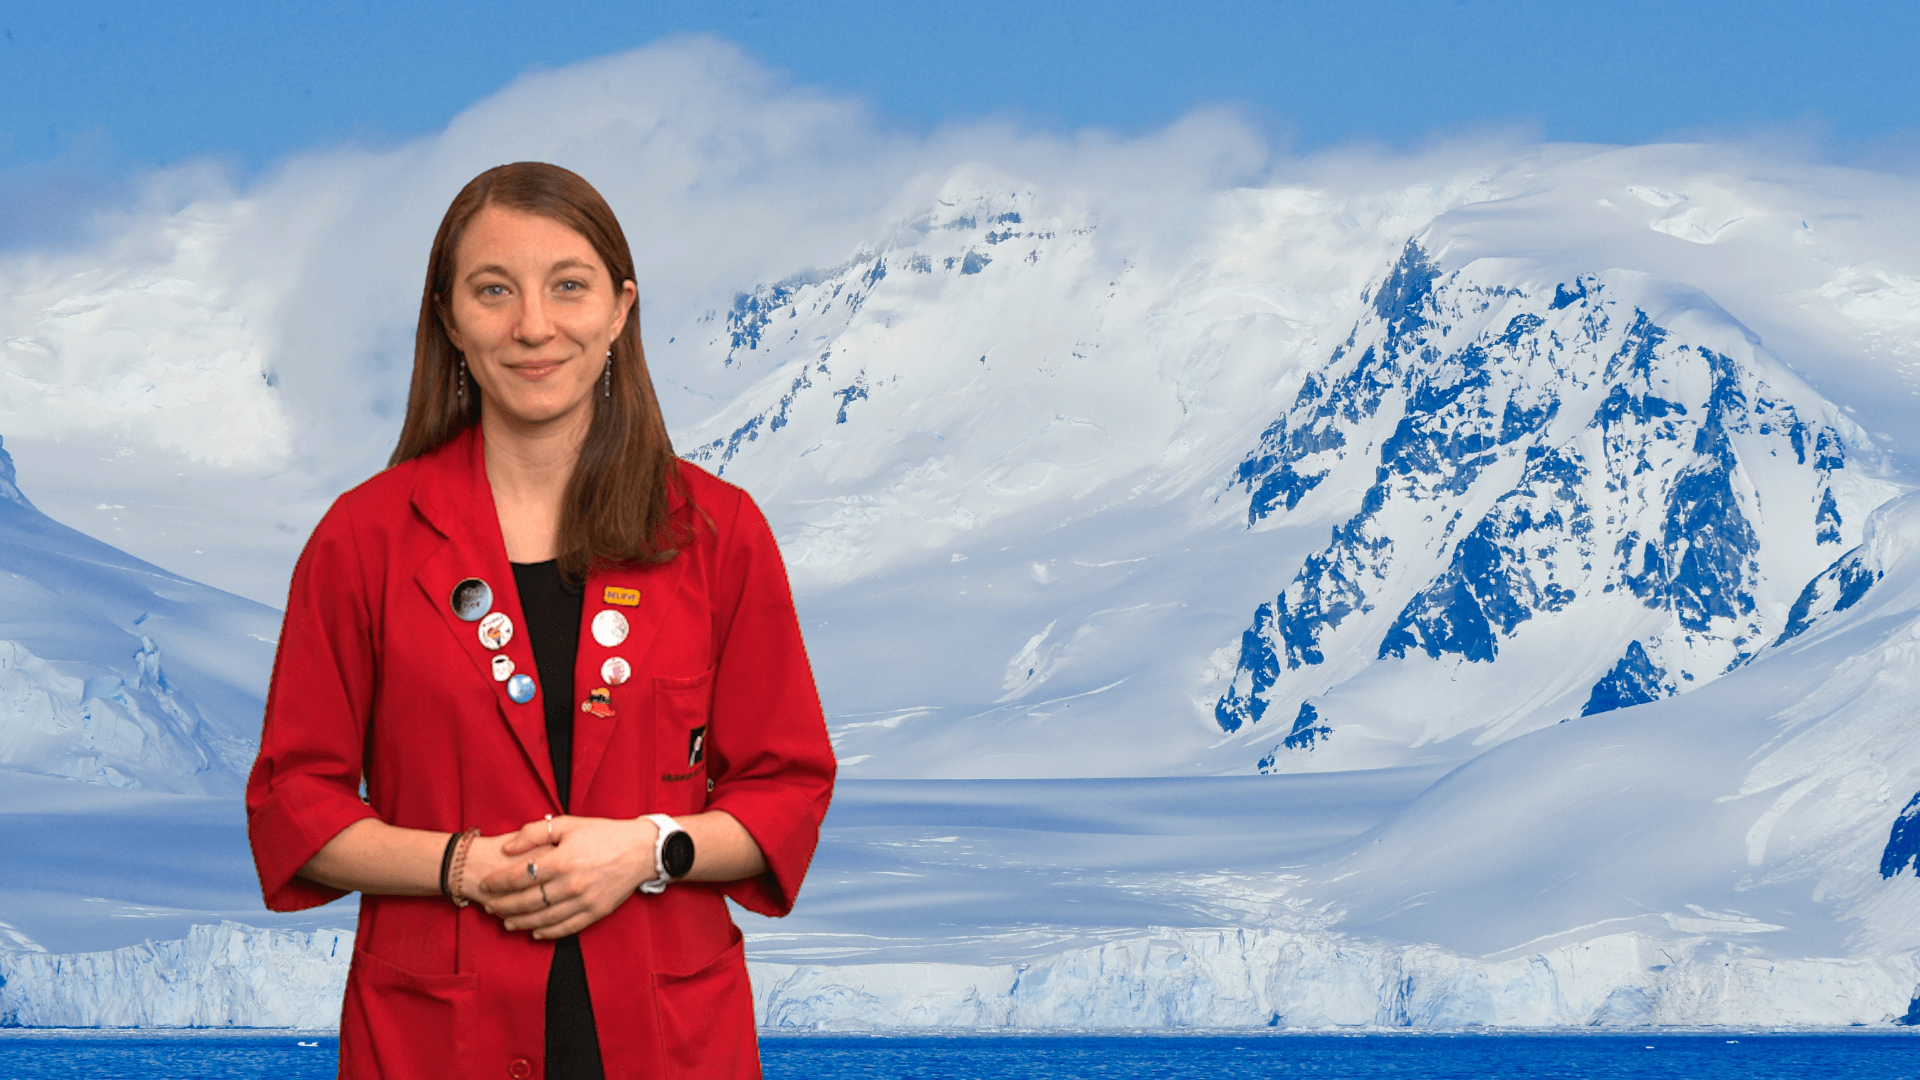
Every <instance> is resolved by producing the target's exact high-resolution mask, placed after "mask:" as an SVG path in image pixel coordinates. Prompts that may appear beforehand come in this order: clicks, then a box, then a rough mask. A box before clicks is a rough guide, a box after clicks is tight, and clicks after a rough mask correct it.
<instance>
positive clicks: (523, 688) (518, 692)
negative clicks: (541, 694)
mask: <svg viewBox="0 0 1920 1080" xmlns="http://www.w3.org/2000/svg"><path fill="white" fill-rule="evenodd" d="M507 696H508V697H510V698H512V699H513V700H514V703H515V704H519V705H525V704H526V703H527V702H529V701H532V700H533V680H532V679H530V678H528V677H527V676H525V675H515V676H514V677H513V678H511V679H508V680H507Z"/></svg>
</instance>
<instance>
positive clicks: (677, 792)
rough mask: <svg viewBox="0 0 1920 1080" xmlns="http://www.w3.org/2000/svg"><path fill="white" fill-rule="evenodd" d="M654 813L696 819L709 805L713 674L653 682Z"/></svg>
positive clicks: (707, 672) (703, 673)
mask: <svg viewBox="0 0 1920 1080" xmlns="http://www.w3.org/2000/svg"><path fill="white" fill-rule="evenodd" d="M653 699H654V700H653V763H654V768H655V769H656V770H658V776H657V777H656V778H655V786H654V807H655V808H654V810H653V811H652V812H653V813H659V814H668V815H673V814H696V813H699V812H700V811H701V810H703V809H705V808H706V805H707V738H708V736H709V734H710V732H709V727H708V725H709V722H710V721H711V719H712V717H713V671H712V670H711V669H709V670H707V671H705V672H702V673H701V674H699V675H694V676H691V677H689V678H681V679H666V678H656V679H654V680H653Z"/></svg>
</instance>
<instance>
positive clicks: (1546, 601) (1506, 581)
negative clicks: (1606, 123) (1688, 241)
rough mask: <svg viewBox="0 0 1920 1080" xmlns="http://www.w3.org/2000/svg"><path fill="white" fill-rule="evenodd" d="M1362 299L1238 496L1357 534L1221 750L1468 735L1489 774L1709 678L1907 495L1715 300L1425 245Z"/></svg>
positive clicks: (1249, 692) (1253, 639)
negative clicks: (1592, 723)
mask: <svg viewBox="0 0 1920 1080" xmlns="http://www.w3.org/2000/svg"><path fill="white" fill-rule="evenodd" d="M1366 299H1368V300H1369V301H1370V303H1371V308H1372V310H1370V311H1369V312H1368V314H1367V316H1366V318H1364V319H1363V320H1362V321H1361V322H1360V323H1359V325H1357V326H1356V327H1355V328H1354V330H1353V332H1352V333H1350V334H1349V335H1348V336H1347V339H1346V340H1345V341H1344V342H1342V343H1341V344H1340V345H1338V346H1336V347H1335V348H1334V349H1333V352H1332V354H1331V355H1330V357H1329V359H1328V361H1327V363H1326V364H1325V365H1323V366H1320V367H1317V368H1315V369H1313V370H1311V371H1310V372H1309V373H1308V374H1307V375H1306V377H1305V379H1304V380H1303V382H1302V384H1301V386H1300V389H1299V390H1298V391H1297V392H1296V393H1295V395H1294V399H1293V401H1292V403H1291V405H1290V406H1289V407H1288V408H1287V410H1286V411H1285V412H1284V413H1282V414H1281V415H1280V417H1279V418H1278V419H1276V420H1275V421H1274V422H1273V424H1272V426H1270V427H1269V428H1268V429H1267V430H1266V431H1265V432H1263V433H1262V435H1261V438H1260V444H1259V446H1258V448H1256V449H1255V450H1254V451H1252V452H1251V453H1249V454H1248V455H1247V457H1246V458H1245V459H1244V460H1243V461H1242V462H1241V464H1240V466H1239V469H1238V470H1237V472H1236V474H1235V480H1236V482H1237V484H1238V485H1239V486H1240V487H1241V488H1243V489H1244V490H1245V491H1246V492H1247V493H1248V494H1249V496H1250V498H1249V500H1248V508H1247V520H1248V523H1249V524H1250V525H1252V526H1256V527H1257V526H1259V525H1261V524H1262V523H1263V521H1264V520H1265V519H1268V518H1269V517H1272V516H1275V515H1282V514H1289V513H1303V514H1307V515H1313V516H1319V517H1333V518H1334V519H1335V520H1336V521H1337V524H1335V525H1334V526H1333V528H1332V530H1331V534H1332V535H1331V539H1330V541H1329V542H1328V544H1327V546H1326V547H1325V548H1323V549H1322V550H1320V551H1317V552H1315V553H1313V554H1311V555H1309V556H1307V558H1306V559H1305V560H1304V561H1303V563H1302V564H1301V566H1300V568H1299V570H1298V571H1297V572H1295V573H1294V574H1293V576H1292V580H1291V581H1290V582H1288V583H1287V585H1286V586H1285V588H1284V589H1282V590H1280V591H1279V593H1278V595H1277V596H1275V597H1274V598H1273V599H1271V600H1267V601H1264V602H1262V603H1261V604H1260V605H1259V607H1257V608H1256V609H1255V610H1254V612H1253V617H1252V619H1251V625H1250V626H1249V627H1248V629H1247V630H1246V632H1245V634H1244V635H1243V637H1242V644H1241V647H1240V655H1239V660H1238V665H1237V670H1236V672H1235V676H1234V680H1233V683H1232V685H1231V686H1229V687H1228V688H1227V690H1226V692H1225V693H1223V694H1222V695H1221V696H1220V698H1219V700H1218V702H1217V704H1216V705H1215V710H1214V716H1215V719H1216V720H1217V721H1218V723H1219V725H1220V727H1221V729H1222V730H1224V731H1227V732H1243V729H1246V732H1245V733H1246V734H1249V735H1250V734H1251V729H1252V728H1253V726H1254V725H1256V724H1258V723H1259V722H1260V721H1261V720H1262V719H1263V717H1270V718H1271V719H1269V722H1268V728H1269V729H1271V728H1273V727H1275V726H1278V727H1281V728H1283V729H1284V730H1281V731H1279V732H1273V731H1271V730H1269V731H1267V732H1266V739H1268V740H1270V741H1271V748H1270V749H1269V750H1268V751H1267V753H1266V756H1264V757H1263V758H1262V759H1261V761H1260V768H1261V769H1262V770H1263V771H1272V770H1286V769H1293V768H1304V767H1320V768H1326V767H1335V768H1353V767H1366V766H1367V765H1370V764H1376V763H1383V762H1384V763H1394V762H1397V761H1399V760H1401V759H1403V758H1404V757H1405V752H1406V750H1407V748H1409V747H1426V746H1429V745H1432V744H1437V743H1440V744H1443V743H1445V742H1447V741H1448V740H1450V739H1453V738H1454V737H1455V736H1460V735H1470V736H1472V738H1471V740H1469V739H1461V740H1460V741H1461V742H1462V743H1468V744H1469V745H1466V746H1460V747H1458V748H1456V749H1455V750H1454V751H1453V753H1454V755H1456V756H1468V755H1471V754H1472V753H1473V752H1475V751H1474V749H1473V748H1472V747H1477V746H1483V745H1485V744H1487V743H1490V742H1493V741H1496V740H1498V739H1500V738H1503V737H1508V736H1511V735H1513V734H1517V733H1519V732H1522V731H1526V730H1530V729H1532V728H1535V727H1539V726H1541V725H1543V724H1551V723H1555V722H1557V721H1560V720H1565V719H1568V718H1571V717H1574V716H1589V715H1593V714H1596V713H1602V712H1607V711H1610V710H1613V709H1618V708H1621V707H1624V706H1628V705H1637V704H1641V703H1644V702H1648V701H1652V700H1656V699H1658V698H1661V697H1667V696H1671V695H1674V694H1677V693H1681V692H1683V691H1684V690H1689V689H1692V688H1694V687H1697V686H1701V685H1704V684H1705V683H1707V682H1709V681H1711V680H1713V679H1714V678H1716V677H1718V676H1720V675H1722V674H1724V673H1725V672H1728V671H1731V670H1732V669H1734V668H1736V667H1738V666H1739V665H1741V664H1743V663H1745V662H1746V661H1748V660H1749V659H1751V658H1752V657H1753V656H1754V654H1755V653H1757V652H1758V651H1759V650H1760V648H1761V647H1762V646H1763V645H1765V644H1766V643H1767V642H1768V641H1770V640H1771V639H1772V638H1774V637H1775V636H1776V635H1778V634H1779V633H1780V632H1781V630H1782V628H1783V627H1784V626H1785V625H1786V623H1787V621H1788V614H1789V608H1790V607H1791V605H1792V603H1793V598H1794V596H1795V595H1796V594H1797V593H1798V592H1799V591H1800V589H1801V586H1802V585H1803V584H1804V583H1805V582H1806V581H1807V579H1808V578H1809V577H1810V576H1811V575H1812V574H1813V573H1814V572H1816V571H1817V570H1818V569H1820V568H1822V567H1823V566H1824V565H1825V564H1826V563H1827V562H1828V561H1829V560H1830V559H1831V558H1832V557H1833V556H1834V555H1835V554H1836V553H1838V552H1840V551H1844V550H1846V549H1847V548H1849V547H1850V546H1852V545H1853V544H1854V543H1856V542H1857V541H1858V539H1859V536H1860V528H1861V525H1862V523H1863V522H1864V521H1865V519H1866V515H1867V513H1868V511H1870V510H1871V509H1872V508H1873V507H1875V506H1876V505H1878V504H1880V503H1881V502H1882V501H1884V500H1885V499H1887V498H1888V497H1890V496H1891V495H1893V494H1894V493H1895V491H1896V490H1897V489H1896V488H1894V487H1893V486H1891V485H1889V484H1887V483H1885V482H1883V481H1878V480H1874V479H1870V478H1868V477H1865V476H1862V475H1860V474H1859V472H1858V470H1855V469H1849V468H1848V460H1847V458H1848V454H1849V452H1850V450H1851V451H1854V452H1862V451H1863V452H1865V453H1867V454H1869V455H1872V454H1873V450H1872V447H1871V443H1870V441H1869V440H1868V438H1867V437H1866V434H1865V433H1864V432H1863V431H1861V430H1860V428H1859V427H1858V425H1856V424H1855V423H1853V422H1852V421H1851V420H1849V419H1847V417H1846V416H1845V414H1844V413H1843V412H1842V411H1841V410H1840V409H1839V408H1838V407H1837V406H1835V405H1834V404H1832V403H1831V402H1828V401H1825V400H1823V399H1822V398H1821V397H1820V396H1819V395H1818V394H1816V393H1815V392H1814V391H1813V390H1812V389H1811V388H1810V387H1808V386H1807V385H1806V384H1805V383H1804V382H1803V381H1802V380H1801V379H1800V378H1798V377H1797V376H1795V375H1794V374H1793V373H1792V372H1790V371H1788V370H1787V369H1785V368H1784V367H1782V366H1781V365H1780V364H1779V363H1778V362H1777V361H1775V360H1773V359H1772V358H1771V357H1770V356H1768V355H1767V353H1766V352H1765V351H1764V350H1763V349H1760V348H1758V347H1757V345H1758V343H1757V342H1756V341H1755V340H1754V339H1753V337H1752V335H1751V334H1749V333H1746V332H1745V331H1744V328H1742V327H1740V326H1739V324H1738V323H1736V322H1734V321H1733V320H1732V319H1731V318H1730V317H1729V316H1727V314H1726V313H1725V312H1724V311H1722V310H1720V309H1719V308H1718V306H1717V305H1715V304H1713V303H1712V302H1711V301H1710V300H1708V299H1707V298H1705V297H1703V296H1701V295H1700V294H1699V293H1698V292H1697V291H1696V290H1692V289H1688V288H1685V287H1681V286H1675V285H1673V284H1671V283H1666V282H1661V281H1657V280H1652V279H1650V278H1649V277H1648V276H1647V275H1645V274H1639V273H1630V272H1624V271H1609V272H1606V273H1603V274H1599V275H1591V276H1586V277H1582V278H1579V279H1576V280H1574V281H1571V282H1556V283H1553V284H1552V285H1551V286H1549V285H1548V284H1546V283H1545V282H1543V281H1541V280H1540V279H1539V278H1538V277H1537V276H1536V275H1532V274H1529V272H1528V268H1526V267H1524V266H1520V265H1515V264H1512V263H1508V262H1501V261H1496V260H1477V261H1475V262H1473V263H1471V264H1469V265H1468V266H1466V267H1465V268H1463V269H1462V270H1459V271H1455V272H1453V273H1447V274H1443V273H1442V272H1441V271H1440V270H1439V269H1438V268H1437V267H1435V266H1434V265H1433V263H1432V262H1431V261H1430V260H1429V257H1428V256H1427V253H1426V252H1424V251H1422V250H1421V249H1420V247H1419V246H1418V245H1417V244H1411V243H1410V244H1409V245H1408V247H1407V250H1406V253H1405V255H1404V256H1403V257H1402V259H1401V260H1400V262H1399V263H1398V264H1397V265H1396V266H1395V267H1394V268H1393V269H1392V271H1391V272H1390V273H1388V274H1387V275H1386V276H1385V277H1384V279H1383V280H1382V281H1381V282H1380V283H1379V284H1377V285H1375V286H1373V287H1372V288H1371V289H1370V290H1369V296H1368V297H1366ZM1348 515H1350V516H1348ZM1341 518H1344V520H1340V519H1341ZM1274 720H1277V721H1278V724H1277V725H1276V724H1275V723H1274V722H1273V721H1274ZM1308 755H1312V756H1313V757H1314V758H1316V759H1319V760H1315V761H1313V762H1312V763H1311V766H1309V764H1308V762H1307V760H1306V759H1307V757H1308Z"/></svg>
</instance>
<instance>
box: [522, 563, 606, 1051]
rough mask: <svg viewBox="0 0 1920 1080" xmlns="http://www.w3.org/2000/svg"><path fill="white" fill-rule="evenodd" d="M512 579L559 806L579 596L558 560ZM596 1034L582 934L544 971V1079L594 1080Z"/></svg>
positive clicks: (565, 778)
mask: <svg viewBox="0 0 1920 1080" xmlns="http://www.w3.org/2000/svg"><path fill="white" fill-rule="evenodd" d="M513 584H514V587H515V588H516V589H518V590H519V592H520V612H521V616H522V617H523V618H524V619H526V623H527V625H526V626H524V627H522V628H521V629H522V631H523V632H524V633H525V634H526V635H527V644H529V645H531V646H532V647H533V666H534V671H535V674H536V675H537V676H538V678H539V690H540V693H539V698H540V702H541V708H542V709H543V710H544V712H545V714H546V720H547V753H548V755H549V757H550V758H551V760H552V763H553V783H554V788H555V790H556V791H557V792H558V793H559V795H560V807H561V809H562V810H563V811H564V810H565V809H566V808H567V806H569V805H570V799H571V796H572V792H571V790H570V788H571V786H572V781H573V710H574V700H573V661H574V657H575V656H576V655H577V654H578V653H579V651H580V613H581V610H582V602H583V600H584V597H583V596H582V594H581V592H580V591H579V590H578V589H576V588H569V587H568V586H567V584H566V583H565V582H564V581H563V580H561V577H560V564H559V563H557V562H555V561H553V560H548V561H547V562H542V563H514V564H513ZM603 1075H604V1073H603V1072H602V1069H601V1066H600V1036H599V1034H598V1033H597V1032H596V1031H595V1030H594V1026H593V1000H592V998H591V996H590V995H589V993H588V991H587V968H586V964H585V962H583V961H582V960H581V958H580V939H579V938H578V937H564V938H561V939H560V940H559V941H556V942H554V949H553V966H552V967H551V968H549V969H548V971H547V1068H546V1076H547V1077H548V1078H550V1080H576V1078H578V1080H600V1078H601V1077H602V1076H603Z"/></svg>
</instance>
